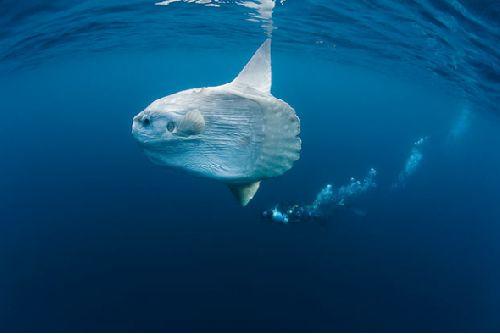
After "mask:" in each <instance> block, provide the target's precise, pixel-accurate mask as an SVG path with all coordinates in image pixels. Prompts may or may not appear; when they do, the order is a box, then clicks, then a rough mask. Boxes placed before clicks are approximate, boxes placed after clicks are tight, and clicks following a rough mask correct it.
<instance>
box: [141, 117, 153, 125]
mask: <svg viewBox="0 0 500 334" xmlns="http://www.w3.org/2000/svg"><path fill="white" fill-rule="evenodd" d="M142 124H144V126H149V125H150V124H151V121H150V120H149V118H144V119H143V120H142Z"/></svg>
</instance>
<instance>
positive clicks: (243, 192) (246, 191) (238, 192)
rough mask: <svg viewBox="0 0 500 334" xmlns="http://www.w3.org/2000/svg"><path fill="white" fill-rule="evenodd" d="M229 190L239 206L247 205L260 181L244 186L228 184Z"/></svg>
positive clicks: (257, 188)
mask: <svg viewBox="0 0 500 334" xmlns="http://www.w3.org/2000/svg"><path fill="white" fill-rule="evenodd" d="M228 186H229V189H230V190H231V192H232V193H233V195H234V197H236V199H237V200H238V202H240V204H241V205H243V206H245V205H247V204H248V203H249V202H250V201H251V200H252V198H253V197H254V196H255V193H256V192H257V190H259V186H260V181H257V182H254V183H246V184H228Z"/></svg>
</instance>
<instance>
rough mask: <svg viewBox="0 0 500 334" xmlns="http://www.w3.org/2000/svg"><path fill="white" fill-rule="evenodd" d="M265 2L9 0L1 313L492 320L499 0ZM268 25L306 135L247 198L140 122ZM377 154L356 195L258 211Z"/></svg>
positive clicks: (354, 170)
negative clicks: (304, 207)
mask: <svg viewBox="0 0 500 334" xmlns="http://www.w3.org/2000/svg"><path fill="white" fill-rule="evenodd" d="M167 2H168V1H167ZM270 3H272V1H269V0H267V1H266V0H263V1H262V2H258V1H251V0H249V1H217V0H213V1H201V0H198V1H173V2H171V3H169V4H166V3H164V4H163V5H155V2H154V1H134V0H127V1H123V0H122V1H106V2H102V1H46V0H45V1H42V0H33V1H29V2H18V1H11V0H3V1H0V7H1V8H2V14H0V22H1V27H2V28H1V29H0V100H1V101H2V116H3V119H2V122H1V125H0V142H1V143H2V144H1V145H0V156H1V159H0V171H1V177H0V189H1V191H0V269H1V271H0V273H1V275H0V330H2V331H183V332H185V331H498V330H500V318H499V317H498V314H499V312H500V284H499V283H498V282H500V266H499V264H500V243H499V242H498V240H500V226H499V224H500V205H499V201H500V186H499V185H500V179H499V175H498V171H499V170H500V153H499V149H498V147H500V131H499V129H500V124H499V118H498V116H499V113H500V111H499V110H498V105H499V102H500V101H499V92H500V85H499V83H500V80H499V78H500V76H499V72H500V70H499V68H500V61H499V59H500V55H499V53H500V49H499V48H498V45H500V30H499V22H500V20H499V18H500V3H499V2H498V1H487V0H484V1H465V0H462V1H458V0H433V1H430V0H418V1H417V0H415V1H406V2H400V1H392V0H379V1H375V0H372V1H352V2H341V1H326V0H323V1H322V0H303V1H302V0H301V1H294V0H288V1H278V2H276V4H275V7H274V10H273V11H272V16H271V15H270V12H269V10H268V8H269V4H270ZM259 5H260V6H259ZM271 31H272V40H273V46H272V48H273V50H272V62H273V87H272V93H273V95H275V96H276V97H278V98H281V99H283V100H285V101H287V102H288V103H289V104H290V105H292V106H293V107H294V109H295V111H296V113H297V115H298V116H299V117H300V120H301V138H302V144H303V145H302V153H301V159H300V160H299V161H298V162H297V163H296V164H295V166H294V167H293V168H292V169H291V170H290V171H288V172H287V173H285V174H284V175H282V176H280V177H278V178H274V179H270V180H265V181H263V183H262V186H261V189H260V190H259V192H258V193H257V195H256V197H255V199H254V200H253V201H252V202H251V203H250V204H249V206H247V207H244V208H242V207H240V206H239V205H238V204H237V202H236V201H234V199H233V197H232V195H231V193H230V192H229V191H228V190H227V188H226V187H225V186H224V185H222V184H220V183H218V182H215V181H212V180H209V179H203V178H195V177H192V176H189V175H187V174H184V173H182V172H175V171H171V170H166V169H164V168H162V167H160V166H156V165H154V164H152V163H151V162H150V161H148V160H147V159H146V157H145V156H144V154H143V153H142V152H141V150H140V148H139V147H138V146H137V144H136V143H135V141H134V140H133V138H132V136H131V133H130V132H131V123H132V117H133V116H134V115H136V114H137V113H138V112H139V111H141V110H143V109H144V108H145V107H146V106H147V105H148V104H149V103H150V102H151V101H153V100H154V99H156V98H160V97H163V96H165V95H168V94H171V93H174V92H177V91H179V90H182V89H187V88H193V87H204V86H214V85H219V84H223V83H226V82H229V81H231V80H232V79H233V78H234V77H235V76H236V74H237V73H238V72H239V71H240V70H241V69H242V68H243V66H244V65H245V63H246V62H247V61H248V59H249V58H250V57H251V55H252V54H253V53H254V52H255V50H256V49H257V48H258V47H259V45H260V44H261V43H262V42H263V41H264V40H265V39H266V38H267V37H270V36H271ZM420 138H425V140H424V143H422V144H421V145H420V144H417V142H418V140H419V139H420ZM370 168H376V170H377V187H376V188H374V189H372V190H371V191H369V192H367V193H366V194H365V195H363V196H362V197H360V198H359V199H357V201H356V203H355V206H356V207H357V208H359V209H362V210H363V211H364V212H365V213H366V214H364V215H356V214H353V213H352V212H338V213H335V214H333V215H332V216H330V217H328V219H327V221H326V223H325V224H322V225H320V224H316V223H314V222H307V223H303V224H288V225H280V224H269V223H268V222H265V221H263V220H262V219H261V218H260V214H261V212H262V211H263V210H266V209H269V208H272V207H273V206H274V205H276V204H277V203H311V202H312V201H313V200H314V198H315V196H316V194H317V193H318V192H319V191H320V190H321V189H322V188H323V187H324V185H325V184H327V183H332V184H333V185H335V186H340V185H342V184H345V183H346V182H347V181H348V180H349V178H350V177H357V178H362V177H363V176H364V175H365V174H366V172H367V171H368V170H369V169H370Z"/></svg>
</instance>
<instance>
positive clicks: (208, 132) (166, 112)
mask: <svg viewBox="0 0 500 334" xmlns="http://www.w3.org/2000/svg"><path fill="white" fill-rule="evenodd" d="M270 48H271V41H270V40H267V41H265V42H264V44H262V46H261V47H260V48H259V49H258V50H257V51H256V53H255V54H254V56H253V57H252V59H251V60H250V61H249V63H248V64H247V65H246V66H245V68H244V69H243V70H242V71H241V72H240V74H239V75H238V76H237V77H236V78H235V79H234V80H233V81H232V82H231V83H228V84H225V85H222V86H217V87H207V88H194V89H188V90H185V91H181V92H179V93H176V94H172V95H169V96H166V97H164V98H161V99H158V100H156V101H154V102H153V103H151V104H150V105H149V106H148V107H147V108H146V109H145V110H144V111H142V112H140V113H139V114H138V115H137V116H135V117H134V121H133V126H132V133H133V135H134V137H135V138H136V140H137V141H138V142H139V144H140V145H141V146H142V148H143V150H144V152H145V154H146V155H147V156H148V157H149V158H150V159H151V160H152V161H153V162H154V163H157V164H159V165H164V166H169V167H173V168H178V169H183V170H186V171H188V172H190V173H193V174H196V175H199V176H203V177H208V178H212V179H217V180H220V181H222V182H224V183H227V184H228V185H229V187H230V189H231V190H232V192H233V194H234V195H235V196H236V197H237V198H238V200H239V201H240V203H241V204H242V205H246V204H248V202H249V201H250V200H251V199H252V198H253V196H254V195H255V193H256V191H257V190H258V187H259V184H260V181H261V180H263V179H266V178H270V177H274V176H279V175H281V174H283V173H284V172H286V171H287V170H288V169H290V168H291V167H292V165H293V162H294V161H296V160H298V159H299V156H300V149H301V141H300V138H299V134H300V122H299V119H298V117H297V116H296V114H295V111H294V110H293V108H292V107H290V106H289V105H288V104H287V103H286V102H285V101H283V100H280V99H277V98H275V97H274V96H272V95H271V92H270V91H271V56H270Z"/></svg>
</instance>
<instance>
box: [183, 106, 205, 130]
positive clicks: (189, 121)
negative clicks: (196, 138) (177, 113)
mask: <svg viewBox="0 0 500 334" xmlns="http://www.w3.org/2000/svg"><path fill="white" fill-rule="evenodd" d="M204 129H205V117H203V115H202V114H201V112H200V111H199V110H190V111H188V112H187V113H186V115H184V117H183V118H182V120H181V121H180V123H179V126H178V127H177V129H176V130H177V131H176V133H177V135H179V136H192V135H198V134H200V133H202V132H203V130H204Z"/></svg>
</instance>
